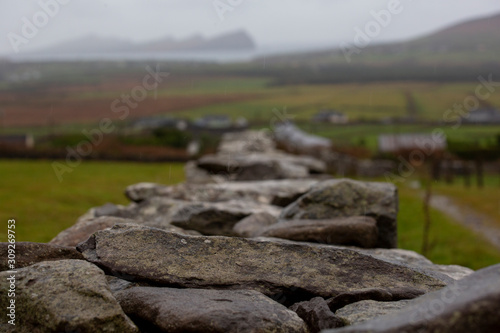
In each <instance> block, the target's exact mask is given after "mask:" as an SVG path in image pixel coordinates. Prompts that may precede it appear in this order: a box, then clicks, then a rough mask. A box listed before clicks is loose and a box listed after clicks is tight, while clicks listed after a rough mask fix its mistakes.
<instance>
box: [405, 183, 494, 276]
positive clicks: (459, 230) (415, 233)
mask: <svg viewBox="0 0 500 333" xmlns="http://www.w3.org/2000/svg"><path fill="white" fill-rule="evenodd" d="M487 195H488V194H487V193H481V197H482V198H483V200H484V198H487ZM423 221H424V214H423V203H422V199H420V198H419V193H418V192H417V191H414V190H410V189H407V188H405V187H400V213H399V218H398V228H399V247H401V248H404V249H409V250H413V251H417V252H420V251H421V249H422V234H423ZM430 244H431V247H430V251H429V253H428V254H427V257H428V258H429V259H430V260H432V261H433V262H435V263H440V264H447V265H450V264H454V265H462V266H467V267H470V268H472V269H479V268H482V267H486V266H490V265H494V264H498V263H500V252H499V251H498V250H496V249H495V248H494V247H493V246H491V245H489V243H488V242H487V241H485V240H484V238H483V237H482V236H480V235H476V234H475V233H473V232H472V231H470V230H469V229H466V228H464V227H463V226H461V225H460V224H458V223H456V222H454V221H453V220H452V219H450V218H449V217H447V216H446V215H444V214H442V213H441V212H439V211H437V210H434V209H433V210H431V229H430Z"/></svg>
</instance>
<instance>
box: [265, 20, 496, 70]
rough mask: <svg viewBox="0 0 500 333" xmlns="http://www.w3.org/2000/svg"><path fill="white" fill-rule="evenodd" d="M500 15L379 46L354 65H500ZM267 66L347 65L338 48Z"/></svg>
mask: <svg viewBox="0 0 500 333" xmlns="http://www.w3.org/2000/svg"><path fill="white" fill-rule="evenodd" d="M499 54H500V15H495V16H490V17H485V18H480V19H475V20H472V21H467V22H464V23H460V24H457V25H454V26H451V27H448V28H445V29H443V30H440V31H438V32H436V33H433V34H431V35H428V36H424V37H421V38H417V39H414V40H410V41H406V42H398V43H392V44H379V45H373V46H368V47H366V48H362V49H361V52H360V53H359V54H354V55H353V56H352V60H353V61H354V62H355V63H372V64H375V63H379V64H384V63H394V62H399V63H401V62H405V63H420V64H426V63H433V64H436V63H440V62H444V63H446V64H450V63H453V64H461V63H468V64H470V63H480V62H482V63H484V62H498V55H499ZM267 61H268V62H293V63H296V64H297V63H299V64H300V63H301V62H307V63H308V64H317V65H321V64H329V63H330V64H331V63H345V59H344V54H343V52H342V51H341V50H340V49H339V47H335V48H331V49H326V50H324V51H318V52H309V53H301V54H288V55H282V56H276V57H273V58H271V59H270V58H267Z"/></svg>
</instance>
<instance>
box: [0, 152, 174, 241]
mask: <svg viewBox="0 0 500 333" xmlns="http://www.w3.org/2000/svg"><path fill="white" fill-rule="evenodd" d="M0 175H2V176H1V177H0V220H1V221H5V222H4V223H6V221H7V219H9V218H15V219H16V221H17V227H16V231H17V241H35V242H48V241H50V240H51V239H52V238H53V237H54V236H56V235H57V234H58V233H59V232H60V231H62V230H64V229H66V228H68V227H70V226H71V225H73V224H74V223H75V222H76V220H77V218H78V217H79V216H81V215H83V214H84V213H85V212H86V211H87V210H88V209H89V208H91V207H94V206H101V205H103V204H105V203H108V202H111V203H116V204H127V202H128V201H127V199H126V197H125V196H124V194H123V191H124V189H125V187H126V186H128V185H131V184H135V183H139V182H158V183H163V184H176V183H178V182H181V181H183V179H184V169H183V165H182V164H136V163H105V162H100V163H92V162H86V163H82V164H81V165H80V166H78V167H77V168H75V169H74V170H73V172H72V173H70V174H65V175H64V178H63V181H62V182H59V181H58V179H57V177H56V175H55V173H54V171H53V169H52V166H51V163H50V162H49V161H1V162H0ZM3 225H5V224H3ZM6 232H7V229H4V230H0V237H1V239H2V241H6V239H7V236H6Z"/></svg>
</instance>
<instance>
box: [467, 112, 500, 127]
mask: <svg viewBox="0 0 500 333" xmlns="http://www.w3.org/2000/svg"><path fill="white" fill-rule="evenodd" d="M463 121H464V122H466V123H473V124H495V123H496V124H498V123H500V111H499V110H497V109H479V110H476V111H472V112H470V113H469V114H468V115H467V116H466V117H464V118H463Z"/></svg>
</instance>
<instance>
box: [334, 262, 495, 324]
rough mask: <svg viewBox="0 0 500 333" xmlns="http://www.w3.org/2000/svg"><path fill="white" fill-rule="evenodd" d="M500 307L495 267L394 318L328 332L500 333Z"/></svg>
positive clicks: (424, 298) (416, 302) (434, 294)
mask: <svg viewBox="0 0 500 333" xmlns="http://www.w3.org/2000/svg"><path fill="white" fill-rule="evenodd" d="M499 304H500V265H495V266H491V267H488V268H485V269H482V270H480V271H477V272H475V273H473V274H471V275H469V276H467V277H465V278H463V279H462V280H459V281H457V282H455V283H452V284H450V285H449V286H448V287H446V288H444V289H442V290H438V291H435V292H432V293H429V294H427V295H424V296H421V297H419V298H417V299H415V300H412V301H410V303H409V304H408V305H407V306H406V307H404V309H403V310H401V311H398V312H396V313H394V314H392V315H387V316H382V317H379V318H377V319H374V320H370V321H366V322H364V323H362V324H359V325H356V326H352V327H348V328H342V329H340V330H338V331H325V332H332V333H333V332H335V333H337V332H338V333H348V332H349V333H365V332H366V333H368V332H384V333H392V332H394V333H396V332H397V333H399V332H405V333H413V332H415V333H417V332H440V333H452V332H453V333H462V332H463V333H465V332H467V333H469V332H498V329H499V328H500V316H498V309H499Z"/></svg>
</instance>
